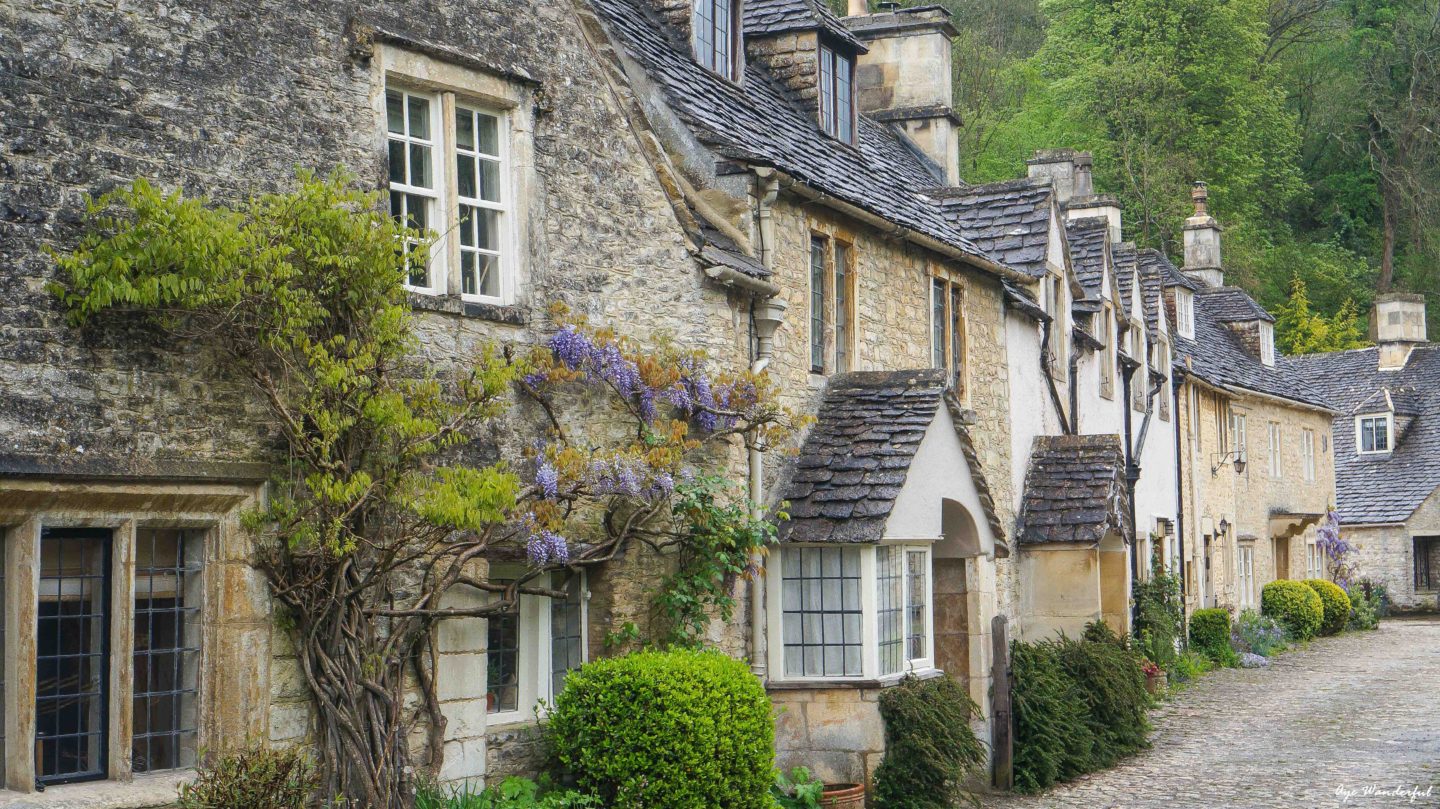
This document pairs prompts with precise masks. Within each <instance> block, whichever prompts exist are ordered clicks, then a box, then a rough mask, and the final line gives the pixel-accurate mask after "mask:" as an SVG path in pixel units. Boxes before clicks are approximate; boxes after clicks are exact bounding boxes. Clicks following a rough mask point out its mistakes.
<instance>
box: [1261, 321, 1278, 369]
mask: <svg viewBox="0 0 1440 809" xmlns="http://www.w3.org/2000/svg"><path fill="white" fill-rule="evenodd" d="M1260 361H1261V362H1263V363H1264V364H1266V365H1274V364H1275V326H1274V325H1272V324H1270V323H1268V322H1266V321H1264V320H1262V321H1260Z"/></svg>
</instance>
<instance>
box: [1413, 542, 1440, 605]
mask: <svg viewBox="0 0 1440 809" xmlns="http://www.w3.org/2000/svg"><path fill="white" fill-rule="evenodd" d="M1413 543H1414V551H1415V557H1414V558H1415V590H1416V591H1417V592H1418V591H1421V590H1437V589H1440V537H1415V539H1414V540H1413Z"/></svg>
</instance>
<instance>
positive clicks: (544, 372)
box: [54, 173, 793, 809]
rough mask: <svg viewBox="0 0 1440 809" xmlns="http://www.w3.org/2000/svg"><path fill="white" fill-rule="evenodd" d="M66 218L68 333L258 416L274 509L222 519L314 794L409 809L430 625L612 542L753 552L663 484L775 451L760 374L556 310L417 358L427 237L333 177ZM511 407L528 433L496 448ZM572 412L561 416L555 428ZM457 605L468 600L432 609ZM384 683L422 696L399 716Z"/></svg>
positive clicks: (172, 197) (431, 699) (496, 606)
mask: <svg viewBox="0 0 1440 809" xmlns="http://www.w3.org/2000/svg"><path fill="white" fill-rule="evenodd" d="M88 225H89V231H88V233H89V235H88V236H86V237H85V239H84V240H83V241H82V243H81V244H80V245H79V246H78V247H77V248H76V249H74V250H73V251H71V252H68V253H64V254H57V256H56V260H57V262H58V264H59V267H60V269H61V271H62V272H61V277H62V278H63V279H65V280H64V282H63V283H58V284H57V285H56V286H55V287H54V292H55V293H56V294H57V295H58V296H59V297H60V299H61V300H62V301H63V303H64V304H65V306H66V307H67V309H68V311H69V317H70V320H71V322H72V323H73V324H74V325H75V326H77V327H83V326H85V325H87V324H92V323H93V322H94V321H96V320H97V319H100V318H113V317H122V316H127V315H128V316H139V317H143V318H145V319H147V320H149V321H150V322H151V323H152V324H153V325H154V326H155V327H156V328H157V329H158V330H159V332H160V334H161V335H162V336H163V338H164V339H166V340H169V341H180V342H181V343H182V344H185V343H192V344H201V343H204V344H208V345H211V346H214V347H216V348H218V349H220V351H221V352H222V353H223V355H224V356H225V357H226V358H227V360H228V361H229V364H230V365H232V366H233V368H234V369H237V370H238V372H239V373H241V374H243V375H244V376H245V377H248V379H249V380H250V381H251V382H253V384H254V386H255V388H256V390H257V391H258V392H259V394H260V396H261V398H263V400H264V402H265V403H266V404H267V405H268V407H269V411H270V413H271V415H272V416H273V421H274V424H275V427H276V429H277V431H278V433H279V435H280V437H281V438H282V441H281V442H280V445H281V452H279V453H278V455H277V459H276V461H277V463H276V469H277V475H276V479H275V481H274V483H273V487H272V496H271V497H270V498H269V500H268V505H267V506H266V507H265V509H264V510H263V511H260V512H257V513H254V514H252V515H250V516H249V517H248V518H247V520H246V524H247V526H248V527H249V528H250V529H252V530H253V531H254V532H256V533H257V534H258V535H259V536H260V537H261V542H260V543H259V551H258V555H257V559H256V564H257V566H258V567H259V568H260V569H261V570H263V571H264V573H265V575H266V576H267V577H268V579H269V581H270V584H271V587H272V589H273V594H274V597H275V598H276V599H277V601H278V602H279V604H281V605H282V606H283V608H284V610H285V612H286V613H287V615H288V619H289V620H288V621H287V625H288V626H290V631H291V632H292V635H293V638H294V641H295V644H296V647H297V649H298V650H299V658H300V664H301V667H302V670H303V674H304V678H305V683H306V685H307V687H308V689H309V693H310V696H311V697H312V699H313V701H314V707H315V711H316V716H317V719H318V735H319V738H318V739H317V741H318V743H319V744H318V747H319V758H320V765H321V769H322V772H323V773H324V776H325V784H324V787H323V788H324V789H325V791H326V793H327V794H330V795H337V794H339V795H344V796H345V797H346V798H348V799H349V800H350V801H352V802H353V803H354V804H355V805H361V806H367V807H378V808H380V809H388V808H390V807H408V806H410V805H411V804H412V803H413V800H414V798H413V795H414V779H415V778H416V769H415V768H414V767H413V766H412V761H411V755H410V751H409V742H408V740H409V739H410V737H411V734H412V730H414V729H416V728H417V727H422V726H423V727H424V728H425V731H426V734H427V739H428V757H427V758H426V762H427V763H428V766H429V767H430V768H431V770H432V771H433V770H436V769H438V767H439V765H440V762H441V760H442V759H443V755H444V744H443V741H444V731H445V719H444V717H443V716H442V715H441V712H440V706H439V702H438V699H437V698H436V689H435V663H436V659H435V654H436V649H435V646H434V638H435V635H434V630H435V627H436V625H437V623H438V622H440V621H444V620H449V619H457V618H466V617H485V616H491V615H496V614H500V613H503V612H510V611H513V610H514V609H515V605H516V603H517V599H518V598H519V596H520V595H522V594H529V595H538V596H550V597H563V596H564V594H563V593H560V592H555V591H552V590H551V589H550V587H549V584H548V583H549V577H548V576H547V575H546V574H547V573H548V572H549V571H551V570H554V569H557V568H560V567H562V566H567V565H568V566H587V565H597V564H602V563H604V562H605V561H607V560H610V559H612V558H614V557H615V556H617V555H618V554H621V553H624V552H625V551H626V549H627V548H630V547H632V546H636V545H644V546H648V547H650V548H652V549H654V550H656V551H666V550H671V549H679V550H680V551H681V555H682V556H683V555H685V554H687V553H688V554H690V555H691V556H692V557H693V556H694V555H695V554H697V553H699V554H706V553H711V552H712V551H713V550H714V547H716V546H718V547H719V548H720V551H721V553H720V554H719V556H720V557H721V561H720V562H719V563H717V564H719V565H720V567H721V570H720V572H721V573H722V574H723V575H739V574H741V573H743V570H735V569H733V567H734V560H735V558H736V556H735V547H736V546H737V545H745V544H747V543H749V544H755V543H763V542H765V541H768V538H769V535H768V534H765V533H764V532H762V531H758V529H756V528H755V526H754V525H753V522H752V517H751V515H750V513H749V512H748V510H747V509H745V508H738V509H735V510H726V509H723V508H722V509H720V510H719V512H720V513H718V515H717V510H716V509H715V508H702V509H699V510H698V511H697V509H696V508H695V507H694V500H695V498H696V497H697V496H698V495H696V494H695V493H694V492H695V489H693V488H687V487H689V486H690V484H689V483H688V481H691V480H694V479H696V478H697V477H701V476H713V475H718V474H722V473H723V469H724V459H725V457H726V456H727V455H733V448H734V446H735V445H740V444H744V445H749V446H759V447H761V448H763V447H765V446H772V445H774V444H775V443H777V442H778V441H781V440H783V439H784V438H785V436H786V434H787V432H788V431H789V430H790V429H791V425H792V423H793V420H792V417H791V415H790V414H789V413H787V412H786V411H785V410H784V409H783V408H781V407H780V406H778V405H777V404H776V399H775V395H774V391H773V389H772V388H771V385H770V382H769V380H768V379H767V378H766V377H764V376H763V375H756V374H751V373H749V372H748V371H741V372H737V373H714V372H712V371H711V370H710V369H709V368H708V366H707V363H706V361H705V357H703V356H702V355H700V354H698V353H695V352H690V351H685V350H682V349H680V348H678V347H676V346H674V345H670V344H660V345H656V346H644V345H641V344H639V343H638V342H636V341H634V340H632V339H630V338H628V337H625V336H623V335H620V334H618V333H616V332H614V331H612V330H609V329H604V328H596V327H594V326H591V325H589V324H587V323H586V322H585V320H584V319H583V318H578V317H574V316H572V315H570V314H568V313H566V312H565V311H563V310H556V312H555V313H554V314H555V319H556V326H557V329H556V330H555V331H554V332H553V334H552V335H551V336H550V337H549V338H548V339H547V340H545V341H543V342H542V343H540V344H537V345H533V346H530V347H528V348H527V347H515V346H509V347H506V348H504V349H501V348H498V347H494V348H484V349H480V350H478V351H476V352H475V354H474V355H473V356H472V357H469V358H468V359H467V361H465V362H461V363H457V364H455V365H453V366H451V367H436V366H429V365H425V364H422V363H420V362H419V361H418V359H419V358H418V354H417V352H416V349H417V348H418V346H419V342H418V339H417V335H416V329H415V320H414V318H413V315H412V310H411V305H410V302H409V298H408V295H407V293H406V291H405V290H404V288H403V286H402V280H403V279H404V278H405V277H406V274H407V272H408V267H409V265H410V263H412V262H423V261H426V260H427V249H426V244H427V242H428V241H429V239H430V238H431V237H432V236H433V234H428V233H422V232H417V231H413V230H407V229H405V228H403V227H401V226H400V225H399V224H397V223H396V222H395V221H394V220H392V219H391V218H390V217H389V216H387V215H385V214H384V212H383V209H382V206H381V204H380V200H379V199H377V198H376V197H375V195H373V194H371V193H366V192H361V191H358V190H356V189H355V188H354V185H353V182H352V181H351V179H350V178H348V177H346V176H344V175H339V174H337V175H332V176H330V177H328V178H320V177H317V176H314V175H312V174H305V173H302V174H301V175H300V177H299V179H298V182H297V184H296V188H295V190H294V191H292V192H289V193H275V194H266V195H262V196H257V197H255V198H253V199H251V200H249V201H248V202H245V203H244V204H241V205H237V206H222V205H215V204H211V203H209V202H207V201H206V200H203V199H197V198H187V197H184V196H181V195H179V194H165V193H162V192H161V191H159V190H157V189H156V188H155V187H153V186H152V185H150V184H148V183H146V182H144V181H137V182H135V183H134V184H133V185H131V186H129V187H126V188H122V189H120V190H117V191H115V192H113V193H111V194H108V195H106V196H104V197H102V198H100V199H98V200H96V201H94V202H93V203H92V205H91V206H90V209H89V213H88ZM397 248H403V249H397ZM517 400H524V401H528V402H529V403H531V404H530V405H527V406H526V407H525V408H524V410H523V412H534V413H536V414H537V417H538V420H540V421H543V422H544V425H539V426H537V428H536V430H535V433H536V435H538V436H543V437H541V438H538V439H537V440H536V441H534V442H533V443H529V444H528V445H527V446H525V447H523V448H518V449H517V448H513V447H512V448H506V447H503V446H502V447H498V448H497V447H495V446H494V439H493V438H492V436H494V435H496V434H499V433H500V432H501V431H500V430H498V429H497V426H498V421H497V420H498V419H500V418H502V416H504V414H506V412H507V411H508V410H512V409H513V408H514V407H515V406H516V402H517ZM572 406H573V407H576V408H577V409H579V408H583V410H584V418H583V419H581V418H574V419H569V420H567V418H566V412H567V407H572ZM523 412H522V415H523ZM539 414H543V415H539ZM497 455H498V456H499V457H500V458H501V459H502V460H494V458H495V457H497ZM687 492H688V493H687ZM677 493H678V494H677ZM705 496H708V497H711V504H712V505H713V504H714V500H715V498H716V497H718V496H720V495H719V494H718V493H714V492H712V494H711V495H705ZM694 514H703V515H704V516H706V517H707V518H713V519H717V520H721V521H724V520H731V519H734V520H737V521H739V522H740V523H742V524H741V525H739V526H723V525H722V526H716V525H697V524H695V521H694V520H692V519H691V516H692V515H694ZM696 536H701V537H703V538H704V542H702V543H699V544H697V543H694V542H692V541H691V540H692V539H693V538H694V537H696ZM717 536H719V537H722V538H723V537H731V538H730V539H726V540H724V541H716V540H715V537H717ZM735 537H740V538H741V539H735ZM506 547H511V548H514V549H515V550H516V551H517V552H519V551H523V553H524V556H525V557H526V558H527V559H528V560H529V565H528V567H527V569H526V572H525V573H524V574H523V575H521V576H518V577H514V578H509V579H507V580H505V581H503V582H502V581H492V580H491V579H490V578H488V576H487V575H486V570H487V568H486V566H485V565H484V563H483V560H484V559H485V558H486V557H487V556H489V555H491V554H492V552H495V551H497V550H501V549H504V548H506ZM463 590H469V591H472V592H477V591H478V592H480V593H485V594H488V596H489V598H488V600H487V601H485V602H484V606H478V607H476V606H466V607H456V606H451V603H452V602H449V601H446V600H445V596H446V595H447V594H448V593H451V592H452V591H463ZM469 603H473V601H472V602H469ZM407 679H413V681H414V682H416V683H418V684H419V689H420V693H421V699H420V700H418V701H413V702H412V701H407V699H406V695H405V693H404V689H405V688H406V681H407Z"/></svg>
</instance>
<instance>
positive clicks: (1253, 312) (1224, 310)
mask: <svg viewBox="0 0 1440 809" xmlns="http://www.w3.org/2000/svg"><path fill="white" fill-rule="evenodd" d="M1195 297H1196V298H1202V297H1203V298H1204V299H1205V303H1206V309H1208V310H1209V312H1210V316H1211V317H1213V318H1214V319H1215V320H1218V321H1220V322H1221V323H1241V322H1245V321H1250V320H1264V321H1266V322H1268V323H1274V322H1275V317H1274V316H1273V315H1271V314H1270V313H1269V312H1267V311H1265V310H1264V309H1263V308H1262V307H1261V306H1260V304H1258V303H1256V302H1255V299H1254V298H1251V297H1250V296H1249V295H1248V294H1247V293H1246V292H1245V290H1243V289H1241V288H1240V287H1204V288H1201V289H1198V290H1196V291H1195Z"/></svg>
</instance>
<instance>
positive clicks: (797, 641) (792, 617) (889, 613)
mask: <svg viewBox="0 0 1440 809" xmlns="http://www.w3.org/2000/svg"><path fill="white" fill-rule="evenodd" d="M930 571H931V563H930V548H929V546H928V545H919V544H916V545H909V544H889V545H879V546H875V545H858V546H835V545H827V546H809V545H789V546H786V547H784V548H782V549H781V551H780V576H779V577H778V579H772V580H771V581H772V588H778V592H775V589H772V593H771V605H772V606H771V610H772V611H771V619H772V620H771V627H772V631H775V632H778V635H779V637H778V640H779V641H780V642H779V643H778V644H776V646H777V647H778V650H779V652H780V654H778V655H776V657H777V658H778V663H779V664H778V665H777V666H776V667H775V671H774V672H773V673H772V674H773V676H774V678H775V679H777V680H812V679H826V680H845V679H853V680H860V679H875V678H881V677H890V676H898V675H900V674H903V673H905V672H909V671H923V670H927V669H931V668H933V660H934V654H933V644H934V640H933V638H934V631H933V627H932V613H933V608H932V602H933V598H932V585H931V575H930Z"/></svg>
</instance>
